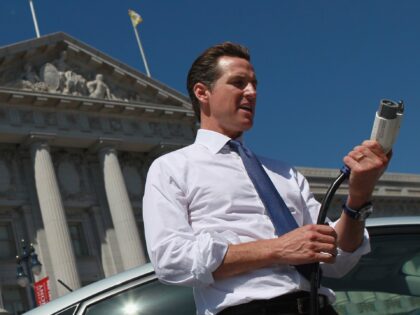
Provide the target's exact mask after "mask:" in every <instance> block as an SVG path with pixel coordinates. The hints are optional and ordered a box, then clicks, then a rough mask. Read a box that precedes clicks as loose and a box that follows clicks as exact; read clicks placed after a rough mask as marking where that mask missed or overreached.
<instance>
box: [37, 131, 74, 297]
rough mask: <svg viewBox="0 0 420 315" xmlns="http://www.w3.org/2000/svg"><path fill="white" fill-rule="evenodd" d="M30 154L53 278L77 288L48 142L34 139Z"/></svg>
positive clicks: (60, 293)
mask: <svg viewBox="0 0 420 315" xmlns="http://www.w3.org/2000/svg"><path fill="white" fill-rule="evenodd" d="M31 155H32V161H33V165H34V171H35V186H36V191H37V195H38V201H39V207H40V209H41V216H42V221H43V223H44V227H45V234H46V238H47V243H48V248H49V253H50V255H51V257H50V258H51V262H52V267H53V270H54V278H55V280H57V279H60V280H62V281H63V282H64V283H65V284H67V285H68V286H69V287H70V288H72V289H77V288H79V287H80V280H79V275H78V273H77V267H76V259H75V256H74V253H73V247H72V244H71V239H70V234H69V229H68V225H67V220H66V214H65V211H64V206H63V202H62V200H61V195H60V191H59V187H58V182H57V178H56V175H55V171H54V165H53V162H52V158H51V154H50V150H49V146H48V143H47V142H46V141H45V140H42V139H39V140H38V139H36V140H35V141H34V142H32V143H31ZM57 287H58V295H59V296H61V295H64V294H66V293H68V290H67V289H65V288H64V287H63V286H57Z"/></svg>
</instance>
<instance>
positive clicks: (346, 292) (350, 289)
mask: <svg viewBox="0 0 420 315" xmlns="http://www.w3.org/2000/svg"><path fill="white" fill-rule="evenodd" d="M369 233H370V236H371V252H370V253H369V254H368V255H365V256H363V257H362V259H361V260H360V262H359V263H358V265H357V266H356V267H355V268H354V269H353V270H352V271H351V272H350V273H349V274H348V275H346V276H345V277H344V278H341V279H329V278H324V281H323V285H325V286H328V287H330V288H332V289H333V290H334V291H335V292H336V295H337V300H336V302H335V303H334V307H335V309H336V310H337V311H338V313H339V314H340V315H363V314H369V315H384V314H387V315H397V314H398V315H405V314H409V315H420V230H419V227H415V226H413V227H409V226H408V227H407V226H404V227H395V226H394V227H380V228H372V229H371V230H370V231H369Z"/></svg>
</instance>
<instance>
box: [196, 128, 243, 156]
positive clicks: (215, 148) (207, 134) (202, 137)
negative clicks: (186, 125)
mask: <svg viewBox="0 0 420 315" xmlns="http://www.w3.org/2000/svg"><path fill="white" fill-rule="evenodd" d="M229 140H231V138H229V137H228V136H225V135H224V134H221V133H218V132H216V131H212V130H207V129H199V130H198V131H197V136H196V138H195V142H194V143H196V144H200V145H202V146H204V147H206V148H207V149H209V151H210V152H211V153H213V154H216V153H218V152H219V151H220V150H221V149H222V148H223V147H224V146H225V145H226V143H227V142H228V141H229ZM235 140H238V141H240V142H243V139H242V136H240V137H239V138H237V139H235Z"/></svg>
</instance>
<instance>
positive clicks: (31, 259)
mask: <svg viewBox="0 0 420 315" xmlns="http://www.w3.org/2000/svg"><path fill="white" fill-rule="evenodd" d="M21 243H22V255H20V256H16V263H17V266H16V279H17V283H18V284H19V285H20V286H21V287H23V288H27V290H29V291H30V293H29V295H30V296H31V304H32V305H31V308H34V307H36V301H35V293H34V288H33V285H34V283H35V278H34V275H36V276H39V275H40V274H41V269H42V264H41V263H40V261H39V260H38V255H37V254H36V253H35V249H34V246H33V244H30V245H29V248H28V246H27V245H26V242H25V240H22V241H21Z"/></svg>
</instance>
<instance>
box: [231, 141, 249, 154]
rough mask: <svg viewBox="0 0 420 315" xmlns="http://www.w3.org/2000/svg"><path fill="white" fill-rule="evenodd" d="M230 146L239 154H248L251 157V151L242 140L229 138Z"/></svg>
mask: <svg viewBox="0 0 420 315" xmlns="http://www.w3.org/2000/svg"><path fill="white" fill-rule="evenodd" d="M228 145H229V147H230V148H231V149H232V150H233V151H235V152H238V153H239V155H241V156H242V154H244V153H245V154H246V155H247V156H248V157H250V156H251V155H252V153H251V151H250V150H249V149H248V148H247V147H245V146H244V145H243V144H242V142H240V141H238V140H229V142H228Z"/></svg>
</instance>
